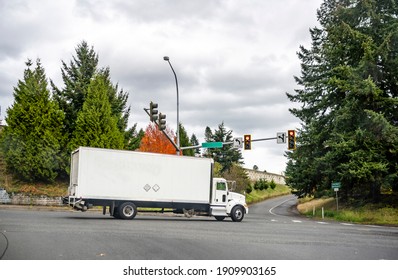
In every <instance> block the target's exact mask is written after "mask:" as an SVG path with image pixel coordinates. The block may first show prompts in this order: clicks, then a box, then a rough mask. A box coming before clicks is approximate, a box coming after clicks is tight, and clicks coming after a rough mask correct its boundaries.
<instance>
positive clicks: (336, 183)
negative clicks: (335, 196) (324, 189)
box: [332, 182, 341, 189]
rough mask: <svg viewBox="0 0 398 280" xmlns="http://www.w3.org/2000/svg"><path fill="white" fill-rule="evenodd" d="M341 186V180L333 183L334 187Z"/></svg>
mask: <svg viewBox="0 0 398 280" xmlns="http://www.w3.org/2000/svg"><path fill="white" fill-rule="evenodd" d="M340 188H341V182H333V183H332V189H340Z"/></svg>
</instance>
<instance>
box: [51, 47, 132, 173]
mask: <svg viewBox="0 0 398 280" xmlns="http://www.w3.org/2000/svg"><path fill="white" fill-rule="evenodd" d="M75 51H76V56H73V57H72V60H71V61H70V63H69V65H68V64H67V63H65V62H64V61H62V68H61V72H62V79H63V82H64V88H63V89H58V88H57V87H56V86H55V84H54V83H53V82H51V85H52V88H53V93H54V97H55V99H56V100H57V102H58V104H59V106H60V108H61V109H62V110H63V111H64V112H65V127H64V134H65V135H66V137H67V140H66V141H65V145H64V146H63V151H64V153H63V162H64V166H65V167H66V168H65V170H66V171H67V170H68V167H69V160H70V152H71V150H70V148H71V147H73V146H75V144H76V143H71V141H72V140H73V141H75V140H76V137H75V136H76V135H75V134H76V133H75V130H76V128H77V120H78V115H79V114H80V112H81V111H82V110H83V105H84V103H85V101H86V99H87V96H88V89H89V86H90V84H91V81H92V80H93V79H94V78H95V76H96V75H98V74H100V75H101V76H102V79H103V82H104V85H103V86H104V88H103V89H102V90H105V89H106V96H107V97H108V100H109V103H110V108H111V114H112V116H114V117H115V118H116V120H117V128H118V130H119V132H120V133H123V137H124V146H123V147H120V148H129V145H130V144H131V143H132V142H134V139H130V137H133V136H132V134H131V131H128V130H127V123H128V118H129V115H130V107H127V98H128V93H126V92H124V91H123V90H122V89H119V86H118V85H117V84H116V85H114V84H113V83H112V82H111V78H110V70H109V68H103V69H99V68H98V55H97V54H96V53H95V51H94V49H93V47H89V46H88V44H87V42H85V41H83V42H82V43H81V44H79V45H78V46H77V47H76V49H75ZM93 131H95V129H94V130H93ZM79 133H83V131H81V132H79ZM84 138H87V137H84ZM96 138H101V135H97V136H96Z"/></svg>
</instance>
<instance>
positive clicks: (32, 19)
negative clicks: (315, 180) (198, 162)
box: [0, 0, 322, 173]
mask: <svg viewBox="0 0 398 280" xmlns="http://www.w3.org/2000/svg"><path fill="white" fill-rule="evenodd" d="M321 2H322V0H308V1H295V0H281V1H262V0H252V1H238V0H223V1H221V0H218V1H213V0H211V1H209V0H193V1H186V0H177V1H166V0H138V1H137V0H135V1H127V0H117V1H105V0H101V1H98V0H95V1H94V0H84V1H82V0H80V1H67V0H64V1H52V0H40V1H39V0H29V1H28V0H19V1H5V0H0V34H2V40H1V42H0V106H2V115H3V117H4V113H5V107H8V106H11V104H12V102H13V97H12V92H13V87H14V86H15V85H16V84H17V81H18V79H21V78H22V77H23V69H24V67H25V65H24V62H25V61H26V59H27V58H31V59H33V60H35V59H36V58H37V57H39V58H41V61H42V63H43V66H44V67H45V70H46V74H47V77H48V78H51V79H52V80H54V82H55V83H56V84H57V86H59V87H62V86H63V85H62V79H61V75H60V68H61V60H64V61H66V62H69V61H70V59H71V58H72V55H74V48H75V47H76V46H77V44H78V43H80V42H81V41H82V40H86V41H87V42H88V43H89V44H90V45H93V46H94V49H95V51H96V52H97V53H98V55H99V63H100V66H103V67H106V66H109V67H110V70H111V76H112V80H113V81H114V82H117V83H118V84H119V86H120V87H121V88H123V89H124V90H125V91H127V92H129V102H130V104H131V108H132V111H131V117H130V124H131V125H132V124H134V123H138V126H139V127H142V128H145V127H146V125H147V124H148V123H149V119H148V116H147V115H146V114H145V112H144V111H143V108H144V107H148V105H149V102H150V101H156V102H158V103H159V108H160V110H161V111H162V112H164V113H166V114H167V121H168V124H169V126H170V127H171V128H172V129H174V130H175V127H176V89H175V83H174V76H173V73H172V72H171V69H170V67H169V65H168V64H167V63H166V62H165V61H163V56H165V55H167V56H169V57H170V59H171V63H172V64H173V67H174V69H175V71H176V73H177V76H178V81H179V89H180V120H181V122H182V123H183V125H184V126H185V128H186V129H187V131H188V133H189V134H192V133H195V134H196V135H197V136H198V137H199V138H200V141H203V134H204V130H205V127H206V126H210V127H211V128H213V129H214V128H216V127H217V126H218V124H220V123H221V122H224V123H225V125H226V126H227V127H228V128H229V129H231V130H233V131H234V135H235V136H242V135H243V134H245V133H251V134H253V136H254V137H260V138H261V137H272V136H273V135H274V134H275V133H276V132H279V131H286V130H287V129H290V128H293V127H297V126H299V124H298V122H297V120H296V119H295V118H293V116H292V115H290V113H289V112H288V108H289V107H292V106H293V105H292V104H290V103H289V102H288V100H287V98H286V95H285V92H293V90H294V88H295V87H296V85H295V83H294V79H293V75H299V74H300V72H299V71H300V68H299V61H298V59H297V57H296V51H297V50H298V47H299V45H301V44H308V42H309V39H310V37H309V32H308V29H309V28H310V27H313V26H314V25H315V24H316V9H317V8H318V7H319V5H320V4H321ZM254 147H256V149H255V150H253V151H250V152H249V151H245V152H243V155H244V157H245V163H246V164H247V165H248V166H249V167H252V165H253V164H257V165H258V166H259V167H260V169H261V170H264V169H267V170H268V171H273V172H278V173H279V172H280V171H282V170H283V169H284V164H285V157H284V156H283V154H284V151H285V150H286V149H285V148H286V147H284V146H283V145H282V146H281V145H276V144H275V143H273V142H261V143H256V144H255V145H254Z"/></svg>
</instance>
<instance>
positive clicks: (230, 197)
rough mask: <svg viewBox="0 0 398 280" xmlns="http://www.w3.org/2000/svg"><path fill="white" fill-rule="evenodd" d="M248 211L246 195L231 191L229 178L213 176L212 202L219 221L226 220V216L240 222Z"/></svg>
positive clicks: (211, 211)
mask: <svg viewBox="0 0 398 280" xmlns="http://www.w3.org/2000/svg"><path fill="white" fill-rule="evenodd" d="M248 212H249V208H248V207H247V204H246V199H245V196H244V195H242V194H239V193H235V192H231V191H229V188H228V182H227V180H225V179H223V178H213V187H212V197H211V204H210V213H211V215H212V216H214V217H215V218H216V219H217V220H218V221H222V220H224V219H225V217H231V219H232V220H233V221H234V222H240V221H242V220H243V217H244V215H245V214H247V213H248Z"/></svg>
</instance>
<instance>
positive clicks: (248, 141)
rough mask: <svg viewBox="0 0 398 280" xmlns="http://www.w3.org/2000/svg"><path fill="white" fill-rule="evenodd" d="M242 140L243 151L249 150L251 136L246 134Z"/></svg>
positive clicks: (250, 147)
mask: <svg viewBox="0 0 398 280" xmlns="http://www.w3.org/2000/svg"><path fill="white" fill-rule="evenodd" d="M243 140H244V145H243V146H244V148H245V150H251V149H252V136H251V135H250V134H246V135H245V136H243Z"/></svg>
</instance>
